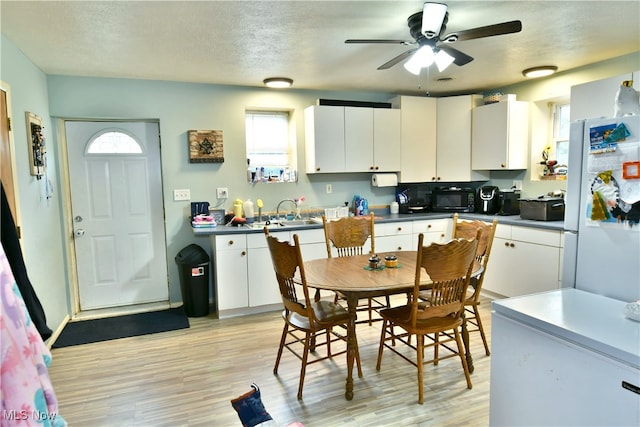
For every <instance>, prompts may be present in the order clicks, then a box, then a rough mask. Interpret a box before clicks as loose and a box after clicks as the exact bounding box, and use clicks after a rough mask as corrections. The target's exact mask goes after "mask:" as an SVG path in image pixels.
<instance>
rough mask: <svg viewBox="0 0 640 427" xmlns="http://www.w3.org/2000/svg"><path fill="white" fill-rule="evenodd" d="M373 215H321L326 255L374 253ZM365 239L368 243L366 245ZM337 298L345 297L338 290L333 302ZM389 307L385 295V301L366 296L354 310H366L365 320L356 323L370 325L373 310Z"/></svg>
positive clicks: (339, 255)
mask: <svg viewBox="0 0 640 427" xmlns="http://www.w3.org/2000/svg"><path fill="white" fill-rule="evenodd" d="M373 218H374V215H373V213H371V214H370V215H368V216H366V217H345V218H340V219H338V220H335V221H327V218H326V216H324V215H322V225H323V227H324V239H325V243H326V245H327V257H329V258H332V257H333V256H334V254H337V256H338V257H342V256H351V255H362V254H365V253H367V254H374V253H375V251H376V245H375V232H374V219H373ZM367 241H368V242H369V245H367ZM339 299H346V298H345V297H344V295H342V294H341V293H340V292H336V297H335V301H334V302H336V303H337V302H338V300H339ZM386 307H389V297H388V296H387V297H385V301H384V302H381V301H378V300H376V299H375V298H366V299H365V303H364V304H362V303H360V302H358V306H357V308H356V311H359V312H362V311H366V312H367V313H368V319H367V320H360V321H357V322H356V323H369V326H371V324H372V322H373V321H374V320H382V319H380V318H378V319H374V318H373V312H374V311H377V310H380V309H382V308H386Z"/></svg>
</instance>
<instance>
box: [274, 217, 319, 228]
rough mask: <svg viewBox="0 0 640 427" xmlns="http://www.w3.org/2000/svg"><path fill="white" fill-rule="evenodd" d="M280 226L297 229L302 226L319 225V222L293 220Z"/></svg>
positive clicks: (281, 223)
mask: <svg viewBox="0 0 640 427" xmlns="http://www.w3.org/2000/svg"><path fill="white" fill-rule="evenodd" d="M280 225H282V226H285V227H297V226H300V225H318V222H317V221H314V220H312V219H293V220H291V221H282V222H280Z"/></svg>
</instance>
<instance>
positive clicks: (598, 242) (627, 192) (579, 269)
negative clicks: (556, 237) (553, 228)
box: [562, 116, 640, 302]
mask: <svg viewBox="0 0 640 427" xmlns="http://www.w3.org/2000/svg"><path fill="white" fill-rule="evenodd" d="M620 124H623V125H624V128H622V127H620V128H618V129H619V130H618V131H617V132H618V133H621V132H624V130H625V129H626V133H628V134H629V135H628V136H627V137H626V138H625V140H624V141H619V142H617V143H616V142H612V141H608V140H607V139H604V140H602V141H601V139H602V133H603V132H604V133H606V132H607V131H609V130H611V129H614V131H615V129H616V127H618V126H619V125H620ZM612 139H615V138H612ZM639 161H640V117H639V116H627V117H618V118H603V119H592V120H581V121H577V122H574V123H573V124H572V125H571V131H570V141H569V169H568V177H567V194H566V200H565V202H566V208H565V219H564V224H565V232H564V254H563V270H562V271H563V277H562V284H563V287H573V288H576V289H580V290H584V291H587V292H591V293H595V294H599V295H603V296H606V297H609V298H614V299H618V300H621V301H626V302H630V301H635V300H637V299H640V224H638V219H639V218H640V163H639Z"/></svg>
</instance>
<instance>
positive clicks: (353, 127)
mask: <svg viewBox="0 0 640 427" xmlns="http://www.w3.org/2000/svg"><path fill="white" fill-rule="evenodd" d="M336 108H343V107H336ZM344 140H345V165H346V169H347V170H348V171H351V172H369V171H370V170H371V169H370V168H371V167H372V165H373V162H374V159H373V108H360V107H344Z"/></svg>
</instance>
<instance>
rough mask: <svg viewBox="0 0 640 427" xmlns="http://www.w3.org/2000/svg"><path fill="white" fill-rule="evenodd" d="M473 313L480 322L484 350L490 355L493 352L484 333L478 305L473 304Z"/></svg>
mask: <svg viewBox="0 0 640 427" xmlns="http://www.w3.org/2000/svg"><path fill="white" fill-rule="evenodd" d="M473 313H474V315H475V317H476V323H477V324H478V329H479V330H480V337H482V343H483V344H484V351H485V353H486V354H487V356H489V355H490V354H491V352H490V351H489V344H487V337H486V336H485V335H484V328H483V327H482V320H480V312H479V310H478V306H477V305H474V306H473Z"/></svg>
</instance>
